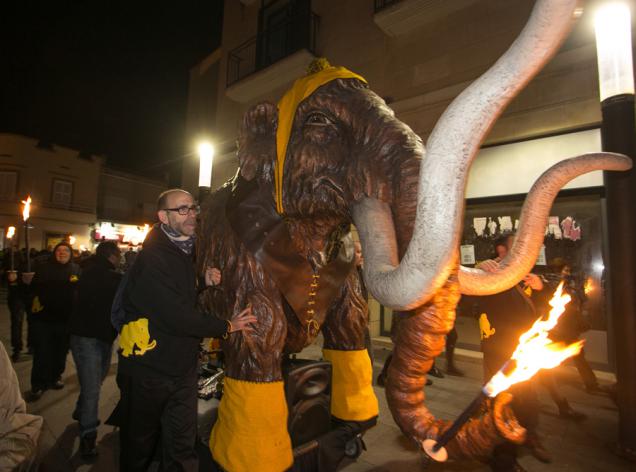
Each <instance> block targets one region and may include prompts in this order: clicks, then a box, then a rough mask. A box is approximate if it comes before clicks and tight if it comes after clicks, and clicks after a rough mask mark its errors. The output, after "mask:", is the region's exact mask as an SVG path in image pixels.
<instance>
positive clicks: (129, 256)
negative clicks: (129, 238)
mask: <svg viewBox="0 0 636 472" xmlns="http://www.w3.org/2000/svg"><path fill="white" fill-rule="evenodd" d="M136 258H137V253H136V252H135V251H134V250H133V247H132V245H129V246H128V250H127V251H126V252H125V253H124V260H125V263H126V270H128V269H130V267H132V265H133V263H134V262H135V259H136Z"/></svg>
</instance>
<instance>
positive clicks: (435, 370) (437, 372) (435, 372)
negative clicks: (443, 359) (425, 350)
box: [428, 363, 444, 379]
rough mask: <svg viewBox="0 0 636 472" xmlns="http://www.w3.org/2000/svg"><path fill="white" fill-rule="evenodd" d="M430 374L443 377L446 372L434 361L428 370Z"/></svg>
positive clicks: (439, 377)
mask: <svg viewBox="0 0 636 472" xmlns="http://www.w3.org/2000/svg"><path fill="white" fill-rule="evenodd" d="M428 375H432V376H433V377H437V378H438V379H443V378H444V374H442V371H441V370H439V369H438V368H437V366H436V365H435V364H434V363H433V367H431V370H429V371H428Z"/></svg>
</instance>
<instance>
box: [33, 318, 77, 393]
mask: <svg viewBox="0 0 636 472" xmlns="http://www.w3.org/2000/svg"><path fill="white" fill-rule="evenodd" d="M31 330H32V336H33V367H32V368H31V390H33V391H35V390H46V389H47V388H48V387H49V386H50V385H51V384H53V383H55V382H56V381H58V380H59V379H60V378H61V377H62V374H63V373H64V369H65V367H66V355H67V354H68V338H69V336H68V332H67V328H66V323H64V322H56V321H55V322H48V321H41V320H37V321H35V320H34V321H32V322H31Z"/></svg>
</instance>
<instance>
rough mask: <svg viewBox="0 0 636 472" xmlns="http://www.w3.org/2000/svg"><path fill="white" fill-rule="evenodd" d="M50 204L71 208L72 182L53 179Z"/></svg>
mask: <svg viewBox="0 0 636 472" xmlns="http://www.w3.org/2000/svg"><path fill="white" fill-rule="evenodd" d="M51 202H52V203H53V204H55V205H59V206H65V207H68V206H71V203H72V202H73V182H69V181H68V180H61V179H53V191H52V193H51Z"/></svg>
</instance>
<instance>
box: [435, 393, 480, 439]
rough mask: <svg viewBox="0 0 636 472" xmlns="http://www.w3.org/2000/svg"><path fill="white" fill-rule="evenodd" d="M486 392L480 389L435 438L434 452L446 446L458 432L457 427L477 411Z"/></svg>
mask: <svg viewBox="0 0 636 472" xmlns="http://www.w3.org/2000/svg"><path fill="white" fill-rule="evenodd" d="M486 396H487V395H486V394H485V393H484V392H483V390H482V391H480V392H479V395H477V396H476V397H475V398H474V399H473V401H472V402H471V403H470V405H468V407H466V409H465V410H464V411H462V413H461V414H460V415H459V416H458V417H457V419H456V420H455V421H453V424H452V425H451V427H450V428H448V429H447V430H446V431H444V433H443V434H442V435H441V436H440V437H439V438H438V439H437V441H436V443H435V445H434V446H433V450H434V451H435V452H437V451H439V450H440V449H441V448H443V447H444V446H446V444H448V443H449V442H450V441H451V440H452V439H453V438H454V437H455V436H456V435H457V433H458V432H459V429H460V428H461V427H462V426H463V425H464V424H465V423H466V422H467V421H468V420H469V419H470V417H471V416H472V415H473V413H475V411H477V408H479V406H480V405H481V403H482V402H483V401H484V399H485V398H486Z"/></svg>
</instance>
